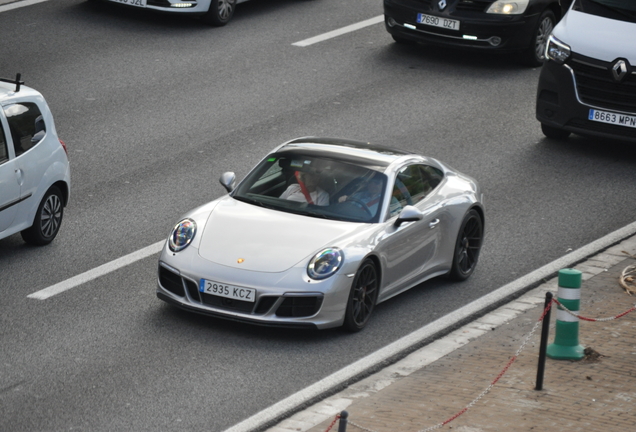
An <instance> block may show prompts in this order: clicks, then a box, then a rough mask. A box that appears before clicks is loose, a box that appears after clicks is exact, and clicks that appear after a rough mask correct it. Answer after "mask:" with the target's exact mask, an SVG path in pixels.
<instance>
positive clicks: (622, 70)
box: [612, 60, 629, 82]
mask: <svg viewBox="0 0 636 432" xmlns="http://www.w3.org/2000/svg"><path fill="white" fill-rule="evenodd" d="M628 73H629V63H627V62H626V61H625V60H618V61H616V62H615V63H614V65H613V66H612V76H613V77H614V80H615V81H619V82H620V81H622V80H623V78H625V75H627V74H628Z"/></svg>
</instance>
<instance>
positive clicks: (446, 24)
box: [417, 13, 459, 30]
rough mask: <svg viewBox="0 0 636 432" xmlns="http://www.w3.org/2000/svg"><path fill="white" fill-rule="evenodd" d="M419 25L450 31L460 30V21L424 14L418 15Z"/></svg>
mask: <svg viewBox="0 0 636 432" xmlns="http://www.w3.org/2000/svg"><path fill="white" fill-rule="evenodd" d="M417 23H418V24H424V25H428V26H433V27H441V28H445V29H449V30H459V21H457V20H453V19H448V18H441V17H436V16H433V15H426V14H422V13H418V14H417Z"/></svg>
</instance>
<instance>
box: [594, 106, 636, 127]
mask: <svg viewBox="0 0 636 432" xmlns="http://www.w3.org/2000/svg"><path fill="white" fill-rule="evenodd" d="M588 119H589V120H592V121H597V122H601V123H609V124H613V125H618V126H627V127H632V128H636V116H633V115H627V114H618V113H613V112H609V111H599V110H595V109H591V110H590V115H589V116H588Z"/></svg>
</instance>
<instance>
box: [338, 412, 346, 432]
mask: <svg viewBox="0 0 636 432" xmlns="http://www.w3.org/2000/svg"><path fill="white" fill-rule="evenodd" d="M347 417H349V413H348V412H346V411H342V412H341V413H340V423H338V432H347Z"/></svg>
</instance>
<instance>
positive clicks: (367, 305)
mask: <svg viewBox="0 0 636 432" xmlns="http://www.w3.org/2000/svg"><path fill="white" fill-rule="evenodd" d="M379 282H380V281H379V279H378V271H377V269H376V267H375V264H374V263H373V261H371V260H370V259H366V260H364V261H363V262H362V265H361V266H360V268H359V269H358V271H357V272H356V275H355V277H354V278H353V284H352V286H351V292H350V293H349V300H348V301H347V309H346V311H345V320H344V325H343V326H344V328H345V329H347V330H349V331H351V332H359V331H360V330H362V329H363V328H364V327H365V326H366V325H367V322H368V321H369V318H370V317H371V313H372V312H373V309H374V308H375V302H376V301H377V299H378V289H379V287H380V283H379Z"/></svg>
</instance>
